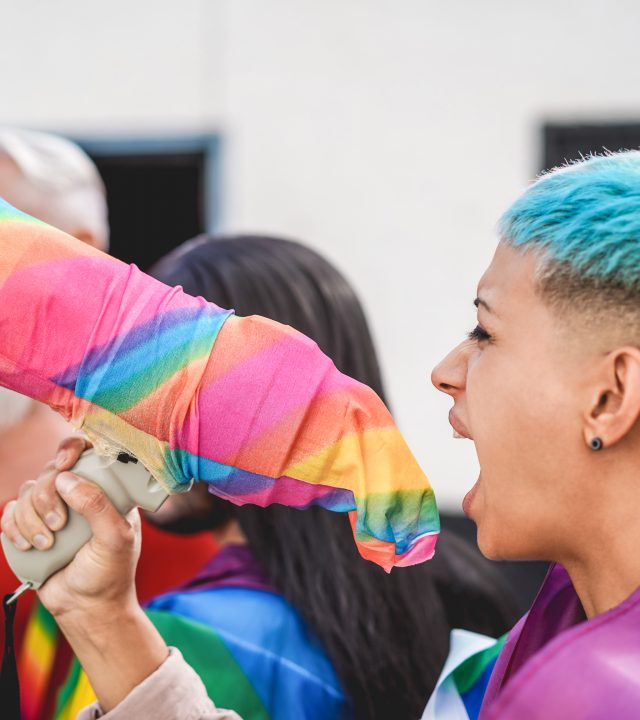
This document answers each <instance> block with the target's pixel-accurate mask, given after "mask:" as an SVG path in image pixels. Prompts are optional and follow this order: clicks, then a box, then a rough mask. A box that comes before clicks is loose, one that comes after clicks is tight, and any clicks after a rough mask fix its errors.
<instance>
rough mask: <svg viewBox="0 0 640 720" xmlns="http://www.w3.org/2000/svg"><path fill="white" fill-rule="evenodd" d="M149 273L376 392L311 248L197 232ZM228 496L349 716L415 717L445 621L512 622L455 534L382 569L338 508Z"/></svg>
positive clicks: (445, 632) (354, 326)
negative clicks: (406, 564)
mask: <svg viewBox="0 0 640 720" xmlns="http://www.w3.org/2000/svg"><path fill="white" fill-rule="evenodd" d="M151 272H152V274H153V275H155V277H157V278H158V279H160V280H162V281H163V282H165V283H167V284H169V285H182V287H183V288H184V290H185V291H186V292H187V293H189V294H191V295H202V296H203V297H205V298H206V299H207V300H209V301H212V302H214V303H216V304H218V305H220V306H222V307H227V308H234V309H235V311H236V313H237V314H239V315H253V314H255V315H263V316H265V317H269V318H272V319H273V320H277V321H279V322H282V323H285V324H287V325H291V326H292V327H295V328H296V329H298V330H300V331H301V332H303V333H305V335H308V336H309V337H311V338H313V339H314V340H315V341H316V342H317V343H318V345H319V346H320V348H321V349H322V350H323V351H324V352H325V353H326V354H327V355H328V356H329V357H331V358H332V360H333V361H334V362H335V364H336V366H337V367H338V369H340V370H341V371H342V372H344V373H346V374H348V375H350V376H352V377H354V378H356V379H357V380H360V381H361V382H363V383H366V384H367V385H369V386H370V387H371V388H373V390H375V391H376V392H377V393H378V395H379V396H380V397H381V398H383V399H385V393H384V388H383V386H382V379H381V374H380V368H379V365H378V360H377V357H376V353H375V350H374V345H373V341H372V338H371V333H370V331H369V327H368V325H367V321H366V318H365V316H364V312H363V310H362V306H361V305H360V302H359V300H358V298H357V296H356V294H355V292H354V290H353V288H352V287H351V285H350V284H349V283H348V282H347V281H346V279H345V278H344V277H343V276H342V275H341V274H340V273H339V272H338V271H337V270H336V268H334V267H333V266H332V265H331V264H330V263H329V262H327V261H326V260H325V259H324V258H322V257H321V256H320V255H318V253H316V252H314V251H313V250H311V249H310V248H308V247H305V246H304V245H301V244H299V243H296V242H292V241H289V240H284V239H280V238H274V237H264V236H238V237H211V238H209V237H204V236H203V237H199V238H196V239H194V240H192V241H190V242H188V243H185V245H183V246H181V247H180V248H178V249H177V250H175V251H173V252H172V253H170V254H169V255H167V256H165V257H164V258H163V259H162V260H160V261H159V263H157V264H156V266H155V267H154V268H152V271H151ZM227 505H228V512H229V514H230V516H235V517H236V519H237V520H238V522H239V523H240V526H241V528H242V530H243V532H244V533H245V535H246V537H247V540H248V543H249V545H250V547H251V549H252V551H253V553H254V554H255V556H256V557H257V558H258V560H259V561H260V562H261V563H262V565H263V566H264V568H265V570H266V572H267V575H268V576H269V578H270V580H271V582H272V583H273V585H274V587H275V588H276V589H277V590H278V591H279V592H280V593H282V595H283V596H284V597H285V598H287V600H289V602H291V604H292V605H293V606H294V607H295V608H296V609H297V610H298V611H299V612H300V613H301V615H302V616H303V617H304V618H305V619H306V621H307V623H308V624H309V626H310V627H311V628H312V630H313V631H314V632H315V634H316V635H317V636H318V638H319V639H320V641H321V642H322V644H323V646H324V648H325V650H326V652H327V654H328V656H329V657H330V659H331V661H332V663H333V665H334V668H335V670H336V672H337V674H338V677H339V679H340V681H341V683H342V687H343V690H344V691H345V693H346V695H347V697H348V698H349V700H350V704H351V708H352V711H353V717H355V718H357V719H358V720H360V719H362V720H364V719H365V718H366V719H367V720H372V719H373V720H376V719H377V718H380V719H382V718H384V719H385V720H388V718H394V720H395V719H403V718H416V717H419V716H420V714H421V713H422V710H423V709H424V706H425V704H426V701H427V699H428V697H429V695H430V694H431V692H432V690H433V688H434V686H435V682H436V680H437V678H438V675H439V673H440V670H441V669H442V665H443V663H444V660H445V658H446V655H447V652H448V642H449V631H450V629H451V627H463V628H467V629H470V630H476V631H479V632H485V633H488V634H494V635H498V634H501V633H502V632H504V631H505V630H506V629H508V627H510V625H511V623H512V621H513V620H514V619H515V616H514V611H513V606H512V605H511V601H510V598H509V593H508V590H506V589H505V585H504V582H503V581H502V580H501V579H500V577H499V576H498V575H497V573H495V571H494V570H493V568H491V567H490V566H489V565H488V564H487V562H486V561H484V559H483V558H482V557H481V556H480V555H479V553H477V551H475V550H472V549H471V547H470V546H467V545H466V544H465V542H464V541H462V540H459V539H457V538H455V537H452V536H446V535H445V536H443V537H441V539H440V542H439V552H438V560H437V561H432V562H433V564H431V563H427V564H425V565H422V566H417V567H413V568H402V569H396V570H394V571H393V572H392V573H391V574H390V575H387V574H386V573H385V572H384V571H383V570H382V569H381V568H379V567H377V566H376V565H374V564H373V563H370V562H366V561H365V560H363V559H362V558H361V557H360V556H359V555H358V552H357V550H356V548H355V544H354V542H353V535H352V532H351V529H350V526H349V522H348V520H347V518H346V517H345V516H344V515H342V514H338V513H332V512H329V511H326V510H323V509H322V508H315V507H312V508H310V509H308V510H305V511H304V512H300V511H298V510H293V509H291V508H287V507H283V506H281V505H272V506H270V507H267V508H260V507H256V506H251V505H244V506H243V507H240V508H237V507H235V506H232V505H230V504H228V503H227ZM319 536H320V537H322V538H323V544H322V551H321V552H318V551H317V546H316V545H315V539H316V538H317V537H319Z"/></svg>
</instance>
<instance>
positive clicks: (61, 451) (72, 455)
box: [55, 435, 93, 470]
mask: <svg viewBox="0 0 640 720" xmlns="http://www.w3.org/2000/svg"><path fill="white" fill-rule="evenodd" d="M90 447H93V446H92V445H91V443H90V442H89V440H87V438H84V437H80V436H78V435H72V436H71V437H68V438H65V439H64V440H63V441H62V442H61V443H60V445H58V454H57V455H56V460H55V466H56V467H57V468H58V470H70V469H71V468H72V467H73V466H74V465H75V464H76V462H78V458H79V457H80V455H82V453H83V452H84V451H85V450H88V449H89V448H90Z"/></svg>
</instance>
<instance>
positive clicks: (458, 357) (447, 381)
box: [431, 342, 469, 398]
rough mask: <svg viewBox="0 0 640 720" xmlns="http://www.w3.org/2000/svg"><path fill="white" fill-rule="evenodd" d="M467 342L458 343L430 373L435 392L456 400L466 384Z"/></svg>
mask: <svg viewBox="0 0 640 720" xmlns="http://www.w3.org/2000/svg"><path fill="white" fill-rule="evenodd" d="M468 345H469V343H468V342H463V343H460V345H458V346H457V347H455V348H454V349H453V350H452V351H451V352H450V353H449V354H448V355H447V356H446V357H445V358H444V359H443V360H441V361H440V362H439V363H438V364H437V365H436V366H435V367H434V368H433V370H432V372H431V382H432V383H433V384H434V386H435V388H436V390H440V392H443V393H446V394H447V395H451V397H453V398H457V397H458V396H459V395H460V394H461V393H462V392H464V390H465V387H466V384H467V368H468V355H469V353H468Z"/></svg>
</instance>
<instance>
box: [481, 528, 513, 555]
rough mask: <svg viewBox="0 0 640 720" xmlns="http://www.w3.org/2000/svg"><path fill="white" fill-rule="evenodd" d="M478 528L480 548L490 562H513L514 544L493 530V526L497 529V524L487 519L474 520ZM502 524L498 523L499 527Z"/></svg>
mask: <svg viewBox="0 0 640 720" xmlns="http://www.w3.org/2000/svg"><path fill="white" fill-rule="evenodd" d="M474 520H475V523H476V526H477V528H478V547H479V548H480V552H481V553H482V554H483V555H484V556H485V557H486V558H487V559H489V560H512V559H515V558H513V549H514V548H513V544H512V543H510V542H509V541H508V540H509V539H508V538H505V537H504V534H502V533H500V532H495V531H494V530H493V529H492V525H493V526H494V527H495V523H491V521H490V520H487V519H483V520H480V519H477V518H474ZM500 526H501V524H500V523H498V527H500Z"/></svg>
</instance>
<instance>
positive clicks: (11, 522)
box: [0, 500, 31, 550]
mask: <svg viewBox="0 0 640 720" xmlns="http://www.w3.org/2000/svg"><path fill="white" fill-rule="evenodd" d="M15 507H16V501H15V500H12V501H11V502H8V503H7V504H6V505H5V506H4V512H3V513H2V521H0V526H1V527H2V532H3V533H4V534H5V535H6V536H7V537H8V538H9V540H10V541H11V542H12V543H13V544H14V545H15V546H16V547H17V548H18V550H28V549H29V548H30V547H31V543H30V542H29V541H28V540H27V539H26V538H25V537H24V536H23V535H21V533H20V531H19V530H18V526H17V525H16V521H15V519H14V516H13V514H14V511H15Z"/></svg>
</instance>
